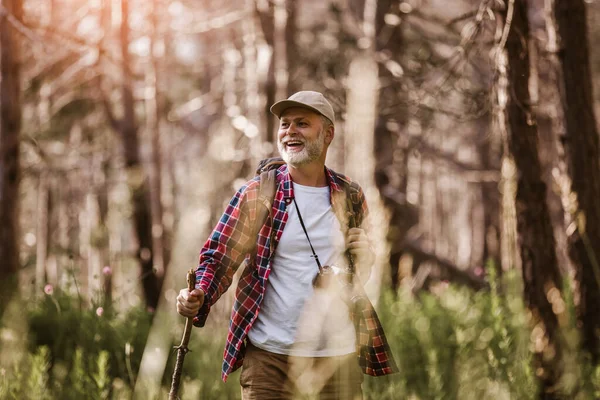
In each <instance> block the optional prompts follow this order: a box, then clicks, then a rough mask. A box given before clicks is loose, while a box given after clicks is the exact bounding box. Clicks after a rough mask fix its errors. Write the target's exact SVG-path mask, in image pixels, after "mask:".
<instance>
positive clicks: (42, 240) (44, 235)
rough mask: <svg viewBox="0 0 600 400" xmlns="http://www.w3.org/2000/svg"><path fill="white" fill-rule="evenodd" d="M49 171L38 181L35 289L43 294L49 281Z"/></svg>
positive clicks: (42, 173) (43, 173) (41, 174)
mask: <svg viewBox="0 0 600 400" xmlns="http://www.w3.org/2000/svg"><path fill="white" fill-rule="evenodd" d="M48 199H49V188H48V173H47V172H41V173H40V177H39V182H38V196H37V212H36V214H37V228H36V237H37V241H36V254H35V289H36V293H37V294H42V290H43V288H44V285H45V284H46V282H47V273H46V259H47V257H48V241H49V235H48V233H49V232H48V217H49V215H48V211H49V210H48Z"/></svg>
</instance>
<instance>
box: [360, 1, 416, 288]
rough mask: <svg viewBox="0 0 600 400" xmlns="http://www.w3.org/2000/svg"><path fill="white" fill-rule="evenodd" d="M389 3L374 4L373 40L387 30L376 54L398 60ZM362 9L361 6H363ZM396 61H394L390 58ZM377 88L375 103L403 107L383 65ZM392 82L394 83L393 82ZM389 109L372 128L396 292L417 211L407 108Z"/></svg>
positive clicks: (399, 45)
mask: <svg viewBox="0 0 600 400" xmlns="http://www.w3.org/2000/svg"><path fill="white" fill-rule="evenodd" d="M392 3H394V2H392V1H390V0H385V1H378V2H377V9H376V13H375V37H376V38H380V37H382V36H384V35H382V31H387V32H388V33H387V34H386V35H385V38H386V40H384V41H381V40H379V41H378V40H375V43H374V45H375V49H376V51H378V52H383V51H385V52H387V53H389V54H392V55H394V56H395V57H400V56H401V54H402V50H403V47H404V40H403V33H402V29H403V28H402V26H401V25H397V26H391V25H387V24H386V22H385V15H386V14H387V13H389V12H390V9H391V7H392ZM363 8H364V5H363ZM392 60H393V61H398V60H397V59H392ZM379 80H380V82H382V83H381V89H380V92H379V100H378V104H380V107H379V108H380V109H381V108H386V105H387V104H390V103H400V104H407V103H408V101H407V100H406V95H407V93H406V92H405V91H398V89H397V87H396V86H397V85H395V84H391V83H392V82H393V80H394V76H393V75H392V73H391V72H390V70H389V69H388V68H386V67H385V65H383V64H380V65H379ZM394 83H395V82H394ZM400 107H401V108H400V109H395V110H393V112H392V113H389V114H387V115H385V114H382V113H379V114H378V116H377V124H376V126H375V160H376V165H375V184H376V185H377V189H378V190H379V192H380V193H381V199H382V201H383V204H384V206H385V208H386V210H387V212H389V215H390V217H389V218H390V229H388V232H387V237H386V239H387V241H388V242H389V244H390V254H389V265H390V277H391V286H392V288H393V289H397V288H398V286H399V283H400V280H401V278H402V277H401V276H400V273H399V265H400V259H401V257H402V254H403V252H404V250H405V246H404V241H405V237H406V234H407V232H408V230H409V229H410V228H411V227H412V226H413V225H414V224H415V223H416V222H417V220H418V216H417V214H418V212H417V211H416V209H415V207H414V206H413V205H411V204H410V203H409V202H408V201H407V200H406V184H407V178H408V174H407V169H408V144H409V143H408V142H409V139H408V134H407V133H406V126H407V123H408V109H407V106H404V105H401V106H400Z"/></svg>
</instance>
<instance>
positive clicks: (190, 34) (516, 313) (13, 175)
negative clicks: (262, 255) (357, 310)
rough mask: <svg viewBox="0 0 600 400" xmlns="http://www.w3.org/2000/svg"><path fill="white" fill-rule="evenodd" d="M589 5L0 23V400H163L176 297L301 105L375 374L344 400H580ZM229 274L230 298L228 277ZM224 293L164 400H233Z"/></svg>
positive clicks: (222, 8)
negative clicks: (321, 115)
mask: <svg viewBox="0 0 600 400" xmlns="http://www.w3.org/2000/svg"><path fill="white" fill-rule="evenodd" d="M596 41H599V42H600V1H599V0H454V1H442V0H379V1H377V0H296V1H294V0H238V1H234V0H219V1H216V0H1V1H0V399H36V400H37V399H134V398H135V399H158V398H167V397H168V396H167V394H168V392H169V386H170V384H171V377H172V374H173V371H174V368H175V358H176V352H175V351H174V350H173V347H174V346H177V345H178V344H179V342H180V340H181V337H182V332H183V330H184V323H185V318H183V317H181V316H180V315H178V314H177V312H176V309H175V303H176V297H177V294H178V292H179V290H180V289H182V288H184V287H186V273H187V271H188V270H189V269H190V268H195V267H197V264H198V254H199V251H200V250H201V248H202V245H203V243H204V242H205V240H206V238H207V236H208V235H209V234H210V232H211V231H212V229H213V227H214V226H215V224H216V223H217V222H218V221H219V218H220V217H221V214H222V213H223V210H224V209H225V206H226V205H227V204H228V202H229V200H230V199H231V196H232V195H233V194H234V193H235V191H236V190H237V189H238V188H239V187H240V186H242V185H243V184H244V183H245V182H246V181H247V180H249V179H251V178H252V177H253V176H254V175H255V169H256V166H257V165H258V163H259V162H260V160H263V159H265V158H269V157H274V156H277V155H278V150H277V129H278V124H279V121H278V119H277V118H276V117H275V116H274V115H272V114H271V113H270V112H269V108H270V106H271V105H272V104H273V103H275V102H276V101H278V100H281V99H285V98H287V97H288V96H289V95H291V94H293V93H295V92H297V91H299V90H315V91H319V92H322V93H323V94H324V95H325V96H326V97H327V98H328V99H329V100H330V102H331V103H332V105H333V108H334V110H335V113H336V124H335V132H336V134H335V140H334V141H333V143H332V145H331V148H330V149H329V153H328V156H327V166H328V167H330V168H333V169H334V170H336V171H339V172H342V173H344V174H346V175H348V176H350V177H352V179H354V180H356V181H357V182H359V183H360V185H361V186H362V188H363V189H364V192H365V195H366V199H367V202H368V204H369V209H370V215H369V217H370V220H371V225H372V230H371V232H370V238H369V239H370V241H371V243H372V244H373V246H374V250H375V253H376V260H375V264H374V266H373V270H372V273H371V276H370V279H369V281H368V282H367V284H366V286H365V290H366V293H367V294H368V296H369V298H370V300H371V301H372V302H373V303H374V304H375V305H376V309H377V311H378V313H379V316H380V319H381V321H382V324H383V326H384V328H385V331H386V333H387V336H388V340H389V342H390V347H391V350H392V352H393V353H394V355H395V358H396V360H397V362H398V367H399V369H400V373H398V374H394V375H390V376H386V377H367V376H366V377H365V380H364V382H363V391H364V396H365V399H372V400H379V399H390V400H392V399H410V400H426V399H427V400H429V399H432V400H433V399H461V400H462V399H466V400H469V399H517V400H521V399H576V400H580V399H582V400H587V399H598V398H600V201H599V200H598V199H600V143H599V139H600V136H599V129H600V124H599V121H600V120H599V118H600V47H596V46H595V45H594V44H593V43H597V42H596ZM241 269H242V268H240V270H239V271H240V272H241ZM238 278H239V276H238V275H236V276H235V277H234V284H233V285H232V289H230V290H229V291H228V292H227V293H226V294H225V295H224V296H223V297H222V298H221V300H219V302H218V303H217V304H215V306H214V307H213V309H212V311H211V314H210V317H209V319H208V321H207V324H206V326H205V327H203V328H194V329H193V331H192V335H191V338H190V342H189V347H190V349H191V352H190V353H189V354H188V355H187V356H186V359H185V363H184V364H183V374H182V377H181V388H180V390H179V396H180V398H181V399H214V400H219V399H240V398H241V394H240V384H239V373H235V374H233V375H232V376H231V378H230V379H229V380H228V381H227V382H226V383H223V382H222V381H221V375H220V374H221V360H222V357H223V346H224V344H225V339H226V334H227V327H228V323H229V317H230V313H231V308H232V304H233V295H234V291H235V290H234V289H235V280H236V279H238Z"/></svg>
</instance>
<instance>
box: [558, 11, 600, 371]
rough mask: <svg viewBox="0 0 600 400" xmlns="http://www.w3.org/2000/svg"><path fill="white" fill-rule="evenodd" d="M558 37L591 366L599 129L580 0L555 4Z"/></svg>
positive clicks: (574, 254)
mask: <svg viewBox="0 0 600 400" xmlns="http://www.w3.org/2000/svg"><path fill="white" fill-rule="evenodd" d="M554 13H555V17H556V20H557V26H558V35H559V37H560V42H561V45H560V52H559V59H560V61H561V65H562V79H563V82H562V83H563V88H564V91H563V92H564V93H563V98H562V106H563V112H564V116H565V122H566V131H565V136H564V140H563V146H564V150H565V156H566V161H567V166H568V170H569V173H570V176H571V189H572V191H573V192H574V193H575V194H576V195H577V203H578V204H573V206H575V207H576V208H574V209H575V210H576V211H575V212H574V215H573V217H574V220H575V222H576V224H577V230H576V231H575V232H574V233H573V234H572V235H571V237H570V238H569V247H570V248H569V253H570V256H571V258H572V259H573V260H574V263H575V265H576V266H577V279H578V281H579V290H580V295H581V299H580V305H579V314H580V315H579V318H580V320H581V322H582V324H583V347H584V348H585V349H586V350H587V351H588V352H589V353H590V354H591V356H592V359H593V362H594V363H598V361H599V359H600V349H599V334H600V318H598V316H599V315H600V267H599V260H600V250H599V248H598V243H600V208H599V207H598V199H599V198H600V167H599V165H598V157H599V156H600V151H599V148H598V130H597V125H596V119H595V117H594V111H593V107H594V101H593V95H592V87H593V85H592V79H591V72H590V59H589V44H588V38H587V31H586V27H587V20H586V10H585V4H584V1H583V0H556V2H555V8H554Z"/></svg>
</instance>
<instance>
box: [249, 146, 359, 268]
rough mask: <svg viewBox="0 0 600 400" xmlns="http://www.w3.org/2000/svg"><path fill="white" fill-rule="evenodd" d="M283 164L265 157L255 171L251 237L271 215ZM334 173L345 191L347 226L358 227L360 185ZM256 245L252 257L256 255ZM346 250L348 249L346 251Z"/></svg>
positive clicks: (256, 235) (277, 159) (254, 235)
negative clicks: (257, 178) (255, 196)
mask: <svg viewBox="0 0 600 400" xmlns="http://www.w3.org/2000/svg"><path fill="white" fill-rule="evenodd" d="M284 164H285V161H283V159H282V158H280V157H273V158H266V159H264V160H262V161H260V162H259V164H258V167H257V168H256V171H255V176H260V185H259V193H258V197H257V199H256V201H257V203H258V204H257V206H256V218H255V219H254V225H253V231H252V235H253V236H252V237H258V233H259V232H260V230H261V228H262V227H263V225H264V224H265V223H266V222H267V220H268V218H270V217H271V212H272V210H273V201H274V200H275V193H276V192H277V168H279V167H281V166H282V165H284ZM333 173H334V175H335V176H336V177H337V178H338V180H339V181H340V182H342V186H343V188H344V192H345V193H346V210H347V212H346V215H347V217H348V228H356V227H359V226H360V225H361V223H362V220H363V217H364V215H363V210H362V203H361V199H360V196H359V194H360V187H359V186H358V184H356V183H354V182H350V181H349V180H348V179H347V178H346V177H345V176H343V175H340V174H338V173H337V172H335V171H333ZM256 251H257V249H256V246H255V248H254V251H253V252H252V253H253V257H256ZM347 252H348V251H347Z"/></svg>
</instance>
